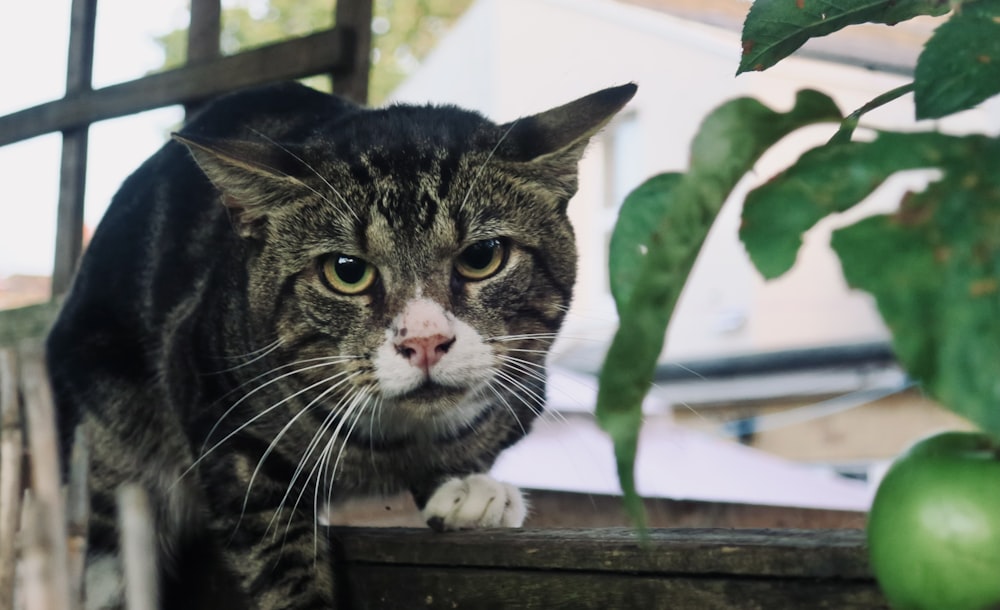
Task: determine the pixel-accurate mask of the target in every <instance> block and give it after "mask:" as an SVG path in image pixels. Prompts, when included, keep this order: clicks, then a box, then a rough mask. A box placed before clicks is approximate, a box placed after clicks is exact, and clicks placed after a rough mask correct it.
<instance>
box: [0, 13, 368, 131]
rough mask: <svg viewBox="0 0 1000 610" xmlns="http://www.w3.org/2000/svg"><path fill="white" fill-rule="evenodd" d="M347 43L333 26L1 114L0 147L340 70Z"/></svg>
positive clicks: (349, 55)
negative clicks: (263, 85)
mask: <svg viewBox="0 0 1000 610" xmlns="http://www.w3.org/2000/svg"><path fill="white" fill-rule="evenodd" d="M350 44H351V35H350V33H349V32H347V31H345V29H344V28H336V27H335V28H333V29H331V30H325V31H323V32H318V33H316V34H311V35H309V36H304V37H302V38H297V39H295V40H289V41H286V42H281V43H277V44H274V45H270V46H266V47H261V48H259V49H254V50H251V51H246V52H244V53H240V54H239V55H232V56H229V57H220V58H219V59H216V60H212V61H208V62H205V63H202V64H198V65H193V66H184V67H183V68H178V69H176V70H169V71H167V72H160V73H158V74H152V75H149V76H145V77H143V78H140V79H137V80H133V81H128V82H125V83H120V84H117V85H112V86H110V87H105V88H103V89H97V90H94V91H87V92H84V93H81V94H79V95H75V96H71V97H69V96H68V97H66V98H63V99H61V100H56V101H53V102H48V103H45V104H40V105H38V106H34V107H32V108H28V109H26V110H21V111H20V112H15V113H14V114H8V115H6V116H3V117H0V146H3V145H6V144H12V143H14V142H19V141H21V140H26V139H28V138H33V137H36V136H40V135H43V134H46V133H51V132H53V131H65V130H67V129H72V128H74V127H77V126H80V125H87V124H90V123H95V122H97V121H103V120H105V119H113V118H116V117H120V116H126V115H129V114H135V113H137V112H143V111H145V110H152V109H154V108H161V107H163V106H170V105H173V104H184V103H186V102H192V101H196V100H199V99H205V98H207V97H212V96H214V95H220V94H222V93H226V92H229V91H232V90H235V89H240V88H243V87H251V86H253V85H261V84H264V83H269V82H274V81H279V80H288V79H295V78H302V77H305V76H311V75H314V74H323V73H326V72H334V73H341V71H343V70H344V69H345V66H346V65H348V62H349V61H350V60H351V58H352V57H353V55H352V51H351V47H350Z"/></svg>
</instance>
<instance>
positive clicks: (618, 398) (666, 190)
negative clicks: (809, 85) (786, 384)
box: [597, 91, 840, 527]
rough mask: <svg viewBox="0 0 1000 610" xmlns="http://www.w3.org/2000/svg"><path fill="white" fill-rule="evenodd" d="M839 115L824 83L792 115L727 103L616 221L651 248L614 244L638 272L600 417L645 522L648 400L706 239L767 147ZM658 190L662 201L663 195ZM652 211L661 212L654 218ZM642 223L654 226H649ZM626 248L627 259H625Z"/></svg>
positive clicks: (616, 265) (629, 497)
mask: <svg viewBox="0 0 1000 610" xmlns="http://www.w3.org/2000/svg"><path fill="white" fill-rule="evenodd" d="M838 120H840V112H839V110H838V109H837V106H836V104H834V102H833V100H831V99H830V98H829V97H827V96H825V95H823V94H821V93H818V92H816V91H801V92H799V94H798V96H797V98H796V103H795V107H794V108H792V110H790V111H788V112H786V113H778V112H775V111H773V110H771V109H770V108H767V107H766V106H764V105H763V104H761V103H760V102H758V101H757V100H754V99H749V98H741V99H737V100H733V101H730V102H727V103H726V104H723V105H722V106H720V107H719V108H717V109H716V110H714V111H713V112H712V113H711V114H710V115H709V116H708V117H707V118H706V119H705V120H704V122H703V123H702V125H701V129H700V130H699V132H698V134H697V135H696V136H695V139H694V142H693V143H692V147H691V168H690V170H689V171H688V173H687V174H684V175H682V176H680V177H665V176H658V177H656V178H654V179H652V180H651V181H650V182H647V183H646V184H644V185H643V186H641V187H640V188H639V189H637V191H636V192H634V193H633V194H632V195H630V198H629V199H630V200H631V201H630V202H629V203H628V204H627V205H625V206H623V208H622V213H621V214H622V215H621V217H620V218H619V221H618V222H619V224H621V225H624V226H623V227H621V228H617V229H616V233H618V234H619V240H621V239H626V238H627V237H626V236H633V237H635V238H636V239H639V240H641V243H642V244H643V245H646V246H647V249H646V252H645V255H642V254H641V251H639V249H638V247H636V248H635V249H634V250H631V251H629V250H628V248H627V247H626V246H623V245H622V244H621V242H620V241H619V244H618V247H616V248H615V249H614V250H613V251H612V253H613V256H614V257H615V258H614V259H613V260H611V261H610V268H611V273H612V275H614V274H615V273H616V272H617V271H620V270H621V269H622V268H623V267H624V266H625V265H628V264H636V263H637V264H638V265H639V272H638V274H637V275H635V276H632V277H634V279H629V280H625V281H623V282H619V283H618V286H617V288H616V291H617V292H616V302H617V304H618V308H619V309H618V313H619V317H620V320H621V323H620V326H619V328H618V332H617V333H616V334H615V337H614V339H613V341H612V343H611V348H610V349H609V351H608V355H607V357H606V359H605V363H604V366H603V368H602V370H601V375H600V386H599V389H598V396H597V420H598V422H599V423H600V425H601V427H602V428H604V429H605V430H606V431H607V432H608V433H609V434H610V436H611V438H612V440H613V442H614V446H615V456H616V459H617V464H618V476H619V480H620V482H621V486H622V492H623V493H624V495H625V505H626V509H627V510H628V512H629V514H630V516H631V517H632V519H633V521H634V522H635V523H636V524H638V525H639V526H640V527H641V526H642V525H643V524H644V514H643V509H642V503H641V500H640V498H639V496H638V494H637V493H636V490H635V480H634V475H633V473H634V465H635V455H636V450H637V447H638V439H639V427H640V425H641V422H642V399H643V396H645V394H646V391H647V390H648V389H649V386H650V383H651V382H652V379H653V372H654V369H655V367H656V360H657V357H658V356H659V354H660V351H661V349H662V348H663V338H664V334H665V333H666V329H667V323H668V322H669V321H670V315H671V313H672V312H673V308H674V305H675V304H676V302H677V297H678V296H679V295H680V292H681V289H682V287H683V286H684V282H685V280H686V279H687V275H688V273H689V271H690V270H691V267H692V265H693V264H694V261H695V258H696V256H697V254H698V251H699V250H700V249H701V244H702V242H703V241H704V240H705V237H706V235H707V234H708V230H709V228H710V227H711V225H712V222H713V220H714V219H715V216H716V214H717V213H718V211H719V208H721V207H722V204H723V202H724V201H725V200H726V198H727V196H728V194H729V192H730V191H731V190H732V189H733V187H734V186H735V185H736V183H737V182H738V181H739V179H740V178H741V177H742V176H743V175H744V174H745V173H746V172H747V171H749V170H750V169H751V168H752V167H753V164H754V162H755V161H756V160H757V159H758V158H759V157H760V155H762V154H763V153H764V151H766V150H767V149H768V148H770V147H771V146H772V145H773V144H774V143H775V142H777V141H778V140H780V139H781V138H782V137H784V136H785V135H787V134H788V133H790V132H792V131H794V130H796V129H798V128H800V127H803V126H805V125H809V124H813V123H816V122H820V121H838ZM633 197H634V198H633ZM657 197H660V198H661V199H662V200H661V201H655V199H656V198H657ZM653 209H655V210H657V211H658V212H659V217H658V218H655V219H652V220H651V218H650V217H651V216H652V213H651V210H653ZM643 223H648V226H649V229H647V230H643V229H642V228H641V227H640V225H641V224H643ZM637 251H639V252H640V256H636V252H637ZM622 252H625V254H624V256H625V259H623V260H619V259H618V257H619V256H622Z"/></svg>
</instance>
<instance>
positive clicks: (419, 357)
mask: <svg viewBox="0 0 1000 610" xmlns="http://www.w3.org/2000/svg"><path fill="white" fill-rule="evenodd" d="M454 343H455V336H454V335H451V336H448V335H442V334H435V335H430V336H424V337H409V338H407V339H404V340H402V341H398V342H397V343H396V351H397V352H399V354H400V355H401V356H402V357H404V358H406V359H407V360H409V362H410V364H411V365H413V366H415V367H417V368H420V369H423V370H424V371H425V372H429V371H430V368H431V367H432V366H434V365H435V364H437V363H438V361H439V360H441V357H442V356H444V355H445V354H447V353H448V350H449V349H451V346H452V345H454Z"/></svg>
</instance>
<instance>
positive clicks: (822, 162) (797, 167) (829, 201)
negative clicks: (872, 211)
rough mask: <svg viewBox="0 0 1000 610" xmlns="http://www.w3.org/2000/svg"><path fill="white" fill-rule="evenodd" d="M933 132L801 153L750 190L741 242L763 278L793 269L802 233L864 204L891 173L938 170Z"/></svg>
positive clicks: (945, 140) (943, 139)
mask: <svg viewBox="0 0 1000 610" xmlns="http://www.w3.org/2000/svg"><path fill="white" fill-rule="evenodd" d="M950 142H951V138H949V137H948V136H945V135H941V134H937V133H923V134H902V133H891V132H887V133H881V134H879V135H878V137H877V138H876V139H875V140H874V141H873V142H870V143H860V142H846V143H834V144H828V145H826V146H820V147H818V148H814V149H812V150H810V151H808V152H806V153H805V154H803V155H802V156H801V157H800V158H799V160H798V161H797V162H796V163H795V164H794V165H792V166H791V167H790V168H788V169H787V170H785V171H784V172H782V173H781V174H779V175H778V176H776V177H775V178H773V179H772V180H770V181H769V182H767V183H766V184H764V185H762V186H760V187H757V188H756V189H754V190H753V191H751V192H750V193H749V194H748V195H747V198H746V202H745V203H744V205H743V222H742V224H741V226H740V238H741V239H742V240H743V245H744V246H746V249H747V253H748V254H749V255H750V260H752V261H753V263H754V265H756V267H757V270H758V271H760V272H761V273H762V274H763V275H764V277H766V278H775V277H778V276H779V275H781V274H783V273H785V272H786V271H788V270H789V269H791V268H792V265H793V264H794V263H795V257H796V254H797V253H798V250H799V247H800V246H801V245H802V234H803V233H804V232H805V231H807V230H809V229H810V228H811V227H812V226H813V225H815V224H816V223H817V222H819V221H820V220H821V219H822V218H824V217H826V216H827V215H829V214H832V213H834V212H842V211H844V210H846V209H848V208H850V207H852V206H853V205H854V204H856V203H857V202H859V201H861V200H862V199H864V198H865V197H866V196H868V195H869V194H870V193H871V192H872V191H874V190H875V189H876V188H877V187H878V186H879V185H881V184H882V183H883V182H884V181H885V180H886V179H887V178H888V177H889V176H891V175H892V174H894V173H896V172H898V171H902V170H907V169H918V168H922V167H936V166H937V165H938V164H939V163H940V161H941V158H942V154H943V151H942V150H940V147H947V146H948V145H949V143H950Z"/></svg>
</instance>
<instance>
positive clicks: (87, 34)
mask: <svg viewBox="0 0 1000 610" xmlns="http://www.w3.org/2000/svg"><path fill="white" fill-rule="evenodd" d="M96 20H97V0H73V5H72V9H71V13H70V34H69V57H68V59H67V61H66V96H67V97H70V96H74V95H80V94H85V93H87V92H89V91H90V90H91V79H92V75H93V72H94V25H95V22H96ZM53 131H55V130H53ZM87 144H88V126H87V125H80V126H72V127H71V128H69V129H65V130H63V146H62V165H61V168H60V172H59V204H58V208H57V212H56V251H55V259H54V262H53V269H52V295H53V296H58V295H60V294H63V293H64V292H66V291H67V290H68V289H69V284H70V281H71V280H72V278H73V272H74V271H76V263H77V261H78V260H79V258H80V252H81V251H82V249H83V199H84V193H85V190H86V182H87Z"/></svg>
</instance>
